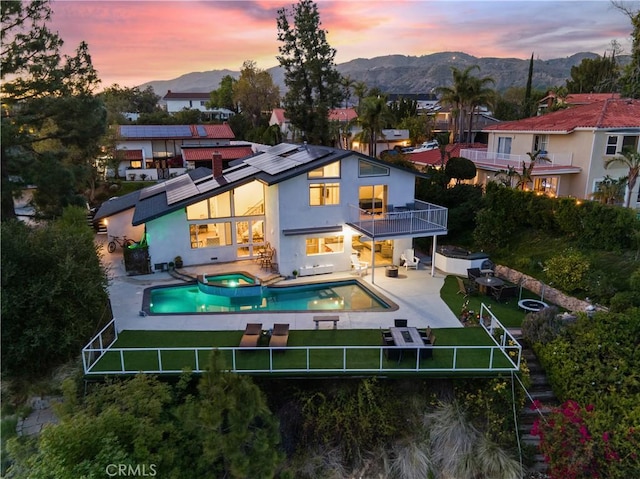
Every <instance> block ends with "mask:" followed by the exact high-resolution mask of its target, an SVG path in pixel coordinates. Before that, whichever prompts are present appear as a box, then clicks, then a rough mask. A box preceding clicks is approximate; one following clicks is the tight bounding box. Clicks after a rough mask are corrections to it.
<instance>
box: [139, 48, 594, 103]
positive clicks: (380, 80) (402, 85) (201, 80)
mask: <svg viewBox="0 0 640 479" xmlns="http://www.w3.org/2000/svg"><path fill="white" fill-rule="evenodd" d="M596 56H597V55H596V54H595V53H576V54H575V55H572V56H570V57H567V58H555V59H551V60H534V65H533V86H534V88H539V89H546V88H548V87H552V86H559V85H563V84H564V83H565V81H566V79H567V78H569V76H570V72H571V67H572V66H575V65H579V64H580V62H581V61H582V60H583V59H584V58H595V57H596ZM471 65H478V66H479V67H480V72H479V73H477V75H480V76H490V77H492V78H493V79H494V80H495V81H496V85H495V87H496V89H497V90H499V91H503V90H505V89H506V88H508V87H510V86H524V85H525V84H526V82H527V73H528V70H529V59H518V58H492V57H487V58H478V57H474V56H472V55H467V54H466V53H461V52H443V53H433V54H431V55H423V56H419V57H412V56H405V55H388V56H384V57H375V58H370V59H365V58H358V59H355V60H351V61H349V62H346V63H341V64H339V65H337V69H338V71H339V72H340V73H341V74H342V75H345V76H347V75H348V76H349V77H351V79H352V80H354V81H356V82H360V81H362V82H365V83H366V84H367V85H369V87H378V88H380V89H381V90H382V91H384V92H386V93H428V92H430V91H431V90H432V89H434V88H437V87H439V86H446V85H449V84H450V82H451V70H450V67H452V66H453V67H456V68H460V69H464V68H466V67H468V66H471ZM268 71H269V73H271V75H272V77H273V80H274V82H275V83H276V85H279V86H280V90H281V91H284V89H285V88H284V74H283V71H282V69H281V68H280V67H279V66H276V67H273V68H270V69H269V70H268ZM225 75H231V76H232V77H234V78H238V76H239V75H240V72H238V71H231V70H212V71H207V72H193V73H187V74H185V75H182V76H180V77H178V78H174V79H172V80H162V81H150V82H147V83H144V84H143V85H140V87H141V88H146V87H147V86H151V87H152V88H153V90H154V91H155V92H156V94H158V95H160V96H164V95H165V94H166V93H167V91H168V90H172V91H177V92H201V93H202V92H209V91H212V90H215V89H217V88H218V86H219V84H220V80H221V79H222V77H224V76H225Z"/></svg>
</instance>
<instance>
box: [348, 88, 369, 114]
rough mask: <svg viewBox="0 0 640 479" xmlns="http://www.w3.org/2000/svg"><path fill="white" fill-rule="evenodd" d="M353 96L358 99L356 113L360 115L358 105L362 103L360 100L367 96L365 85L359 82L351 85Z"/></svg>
mask: <svg viewBox="0 0 640 479" xmlns="http://www.w3.org/2000/svg"><path fill="white" fill-rule="evenodd" d="M352 88H353V94H354V95H355V96H356V97H357V98H358V113H360V103H362V99H363V98H364V97H365V96H367V90H368V89H369V87H367V84H366V83H365V82H362V81H359V82H356V83H354V84H353V86H352Z"/></svg>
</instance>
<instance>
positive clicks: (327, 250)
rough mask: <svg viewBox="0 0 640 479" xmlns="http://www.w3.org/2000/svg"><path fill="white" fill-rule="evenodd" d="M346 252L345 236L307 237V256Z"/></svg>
mask: <svg viewBox="0 0 640 479" xmlns="http://www.w3.org/2000/svg"><path fill="white" fill-rule="evenodd" d="M342 252H344V237H343V236H326V237H324V238H307V256H314V255H317V254H332V253H342Z"/></svg>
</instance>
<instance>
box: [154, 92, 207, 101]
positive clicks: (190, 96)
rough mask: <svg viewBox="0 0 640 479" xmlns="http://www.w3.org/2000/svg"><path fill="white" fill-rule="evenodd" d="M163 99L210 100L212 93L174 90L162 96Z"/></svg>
mask: <svg viewBox="0 0 640 479" xmlns="http://www.w3.org/2000/svg"><path fill="white" fill-rule="evenodd" d="M162 99H163V100H210V99H211V95H210V94H209V93H197V92H182V93H181V92H177V91H176V92H173V91H171V90H169V91H167V94H166V95H165V96H164V97H162Z"/></svg>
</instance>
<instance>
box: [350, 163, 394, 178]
mask: <svg viewBox="0 0 640 479" xmlns="http://www.w3.org/2000/svg"><path fill="white" fill-rule="evenodd" d="M358 176H360V177H364V176H389V168H387V167H385V166H380V165H376V164H374V163H371V162H369V161H364V160H360V161H359V162H358Z"/></svg>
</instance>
